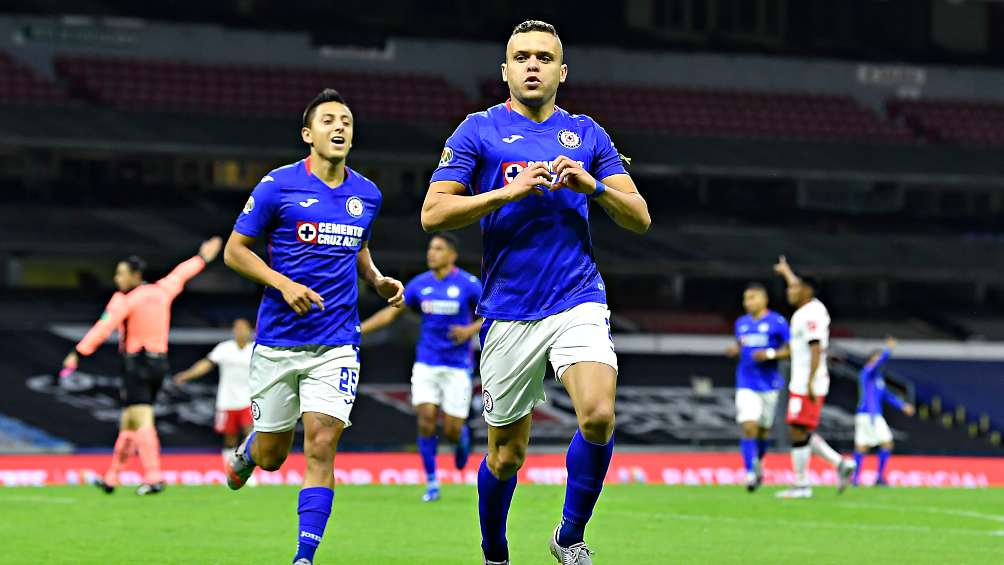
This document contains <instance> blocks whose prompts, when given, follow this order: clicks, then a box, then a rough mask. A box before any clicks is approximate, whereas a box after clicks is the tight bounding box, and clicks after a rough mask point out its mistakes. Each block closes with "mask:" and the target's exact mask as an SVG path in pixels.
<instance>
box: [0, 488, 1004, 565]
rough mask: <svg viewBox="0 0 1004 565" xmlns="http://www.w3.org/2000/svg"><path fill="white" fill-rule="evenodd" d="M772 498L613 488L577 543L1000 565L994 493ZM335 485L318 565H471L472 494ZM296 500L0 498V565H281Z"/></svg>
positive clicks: (70, 493) (518, 524)
mask: <svg viewBox="0 0 1004 565" xmlns="http://www.w3.org/2000/svg"><path fill="white" fill-rule="evenodd" d="M775 490H776V489H763V490H762V491H760V492H757V493H756V494H753V495H749V494H747V493H746V492H745V490H742V489H741V488H739V487H679V486H673V487H668V486H656V485H610V486H607V487H606V489H605V490H604V491H603V496H602V498H601V499H600V503H599V507H598V509H597V511H596V514H595V515H594V517H593V520H592V522H591V523H590V525H589V529H588V530H587V532H586V533H587V540H588V541H589V542H590V544H591V545H592V547H593V549H594V550H596V555H595V557H594V562H595V563H596V564H597V565H622V564H623V565H645V564H653V565H656V564H659V565H661V564H677V563H695V564H715V563H737V564H739V563H741V564H749V563H770V564H783V563H793V564H798V565H823V564H827V563H839V564H845V563H910V564H922V563H938V564H944V563H966V564H969V565H974V564H981V563H987V564H991V563H993V564H997V565H1000V564H1002V563H1004V489H984V490H954V489H944V490H921V489H887V490H878V489H873V488H865V489H857V490H851V491H849V492H847V493H846V494H844V495H843V496H837V495H836V494H835V492H834V489H833V488H817V489H816V492H815V494H816V497H815V498H813V499H811V500H778V499H775V498H774V496H773V493H774V491H775ZM422 492H423V491H422V488H421V487H418V486H339V487H338V490H337V492H336V494H335V506H334V511H333V514H332V518H331V521H330V522H329V523H328V529H327V532H326V534H325V538H324V542H323V543H322V544H321V547H320V549H319V550H318V555H317V559H316V563H317V564H318V565H353V564H374V565H396V564H400V565H406V564H407V565H415V564H429V565H432V564H435V565H451V564H457V565H461V564H462V565H478V564H480V563H481V555H480V551H479V540H480V537H479V530H478V519H477V504H476V491H475V489H474V487H471V486H446V487H444V489H443V499H442V500H441V501H440V502H437V503H434V504H424V503H422V502H421V501H420V500H419V498H420V496H421V494H422ZM563 492H564V491H563V489H562V488H560V487H554V486H537V485H523V486H520V487H519V488H518V489H517V490H516V497H515V500H514V501H513V508H512V511H511V513H510V515H509V543H510V551H511V557H512V562H513V563H514V564H516V565H543V564H548V563H553V562H554V561H553V559H552V558H551V556H550V554H549V553H548V552H547V539H548V535H549V534H550V531H551V529H552V528H553V526H554V524H555V522H556V521H557V519H558V517H559V514H560V511H561V503H562V497H563ZM296 494H297V489H296V488H294V487H274V486H270V487H258V488H248V489H245V490H243V491H241V492H238V493H234V492H229V491H228V490H227V489H226V488H225V487H222V486H217V487H181V486H175V487H168V489H167V491H165V493H164V494H162V495H157V496H151V497H138V496H136V495H135V494H133V491H132V489H127V488H121V489H119V491H118V492H116V493H115V494H114V495H111V496H108V495H105V494H102V493H101V492H99V491H98V490H97V489H93V488H91V487H49V488H7V489H0V523H2V524H3V525H4V527H3V528H0V540H2V543H0V547H2V549H0V563H47V564H51V563H73V564H86V563H100V564H102V565H108V564H121V563H154V564H162V563H164V564H168V563H179V564H181V563H184V564H221V565H222V564H235V565H247V564H258V563H289V562H290V561H291V557H292V554H293V549H294V544H295V537H296Z"/></svg>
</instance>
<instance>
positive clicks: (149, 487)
mask: <svg viewBox="0 0 1004 565" xmlns="http://www.w3.org/2000/svg"><path fill="white" fill-rule="evenodd" d="M165 486H167V483H165V482H164V481H160V482H159V483H143V484H141V485H139V488H138V489H136V494H138V495H140V496H145V495H148V494H158V493H161V492H164V487H165Z"/></svg>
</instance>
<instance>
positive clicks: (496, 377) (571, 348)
mask: <svg viewBox="0 0 1004 565" xmlns="http://www.w3.org/2000/svg"><path fill="white" fill-rule="evenodd" d="M486 323H488V322H486ZM548 361H550V363H551V366H552V367H553V368H554V373H555V375H556V376H557V378H558V380H561V376H562V375H563V374H564V372H565V370H566V369H567V368H568V367H570V366H571V365H573V364H575V363H581V362H585V361H594V362H597V363H603V364H605V365H609V366H611V367H613V369H614V371H616V370H617V354H616V353H614V343H613V339H611V337H610V310H609V309H607V307H606V305H605V304H599V303H596V302H587V303H585V304H579V305H578V306H575V307H573V308H569V309H568V310H565V311H563V312H559V313H557V314H554V315H551V316H548V317H546V318H544V319H541V320H531V321H506V320H494V321H492V322H491V325H490V326H489V328H488V331H487V334H486V335H485V338H484V346H483V347H482V349H481V385H482V389H483V390H484V392H483V396H484V404H485V408H484V417H485V421H486V422H488V425H490V426H495V427H498V426H504V425H506V424H511V423H513V422H515V421H516V420H519V419H520V418H522V417H523V416H526V415H527V414H529V413H531V412H533V409H534V407H535V406H537V405H538V404H540V403H542V402H544V401H545V400H547V395H546V394H545V393H544V375H545V373H546V372H547V365H546V363H547V362H548Z"/></svg>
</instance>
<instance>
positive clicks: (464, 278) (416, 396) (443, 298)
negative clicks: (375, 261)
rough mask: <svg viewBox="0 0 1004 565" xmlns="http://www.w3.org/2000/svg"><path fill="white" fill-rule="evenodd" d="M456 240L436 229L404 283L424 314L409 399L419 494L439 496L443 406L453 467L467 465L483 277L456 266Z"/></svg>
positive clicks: (397, 311)
mask: <svg viewBox="0 0 1004 565" xmlns="http://www.w3.org/2000/svg"><path fill="white" fill-rule="evenodd" d="M458 245H459V242H458V240H457V236H455V235H453V234H452V233H437V234H435V235H433V236H432V238H430V239H429V249H428V251H426V263H427V264H428V266H429V270H428V271H426V272H424V273H422V274H421V275H418V276H417V277H415V278H414V279H412V280H411V281H410V282H408V284H407V285H405V287H404V303H405V305H406V306H407V307H408V309H410V310H413V311H415V312H420V313H421V314H422V333H421V336H420V337H419V340H418V346H417V348H416V351H415V365H414V366H413V367H412V372H411V404H412V405H413V406H414V407H415V413H416V414H417V416H418V452H419V455H421V456H422V466H423V467H424V468H425V476H426V491H425V494H424V495H423V496H422V500H424V501H426V502H432V501H435V500H439V497H440V492H439V481H438V480H437V479H436V451H437V449H438V446H437V438H436V423H437V419H438V417H439V411H440V410H442V412H443V435H445V436H446V439H447V440H449V441H450V442H452V443H454V444H455V445H456V449H455V452H454V463H455V464H456V466H457V469H463V468H464V467H465V466H466V465H467V457H468V455H470V451H471V432H470V429H468V427H467V416H468V415H469V413H470V411H471V369H472V353H473V351H472V348H471V338H472V337H474V336H475V335H476V334H477V333H478V331H479V330H480V329H481V323H482V322H483V320H482V319H481V318H477V319H475V316H474V308H475V307H476V306H477V303H478V300H480V299H481V281H479V280H478V278H477V277H475V276H474V275H472V274H470V273H468V272H467V271H463V270H461V269H458V268H457V265H456V263H457V251H458ZM404 311H405V309H404V308H394V307H393V306H388V307H386V308H384V309H383V310H380V311H379V312H377V313H376V314H373V315H372V316H370V317H369V319H367V320H365V321H364V322H363V323H362V333H363V335H366V334H368V333H370V332H375V331H377V330H380V329H382V328H385V327H387V326H389V325H390V324H392V323H394V321H395V320H397V319H398V318H399V317H401V314H402V313H404Z"/></svg>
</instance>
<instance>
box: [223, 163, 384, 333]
mask: <svg viewBox="0 0 1004 565" xmlns="http://www.w3.org/2000/svg"><path fill="white" fill-rule="evenodd" d="M381 200H382V197H381V195H380V189H378V188H377V186H376V185H375V184H373V182H372V181H370V180H369V179H367V178H366V177H364V176H362V175H360V174H359V173H357V172H356V171H353V170H352V169H349V168H348V167H346V168H345V181H344V182H343V183H342V184H341V185H339V186H338V187H337V188H331V187H329V186H328V185H326V184H324V182H323V181H321V180H320V179H319V178H317V177H316V176H314V175H313V174H312V173H311V172H310V158H309V157H308V158H307V159H304V160H302V161H298V162H296V163H293V164H291V165H286V166H285V167H281V168H278V169H276V170H274V171H272V172H271V173H269V174H268V175H266V176H265V177H264V178H262V179H261V182H259V183H258V186H256V187H255V189H254V191H253V192H252V193H251V197H250V198H249V199H248V201H247V204H246V205H245V206H244V211H243V212H242V213H241V215H240V216H238V217H237V222H236V224H235V225H234V230H235V231H237V232H238V233H241V234H244V235H246V236H249V237H255V238H261V237H265V238H267V239H268V249H269V257H268V263H269V265H270V266H271V267H272V269H274V270H276V271H278V272H279V273H282V274H283V275H285V276H287V277H289V278H290V279H291V280H293V281H294V282H298V283H300V284H302V285H306V286H308V287H310V288H312V289H314V291H316V292H317V293H318V294H320V295H321V297H322V298H324V310H323V311H321V310H319V309H318V308H316V307H315V308H313V309H311V310H310V311H309V312H307V313H306V314H304V315H303V316H299V315H297V314H296V312H294V311H293V309H292V308H291V307H290V306H289V305H288V304H286V301H285V300H283V298H282V293H281V292H279V291H278V290H276V289H274V288H271V287H267V288H266V289H265V294H264V296H263V297H262V300H261V307H260V308H259V310H258V334H257V338H256V342H257V343H259V344H262V345H268V346H270V347H290V346H297V345H359V309H358V304H357V302H358V292H359V291H358V286H357V285H358V283H357V277H358V273H357V268H356V256H357V254H358V253H359V250H360V249H361V248H362V246H363V245H364V244H365V243H366V242H367V241H369V239H370V234H371V231H372V226H373V220H374V218H376V215H377V213H378V212H379V211H380V202H381Z"/></svg>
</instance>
